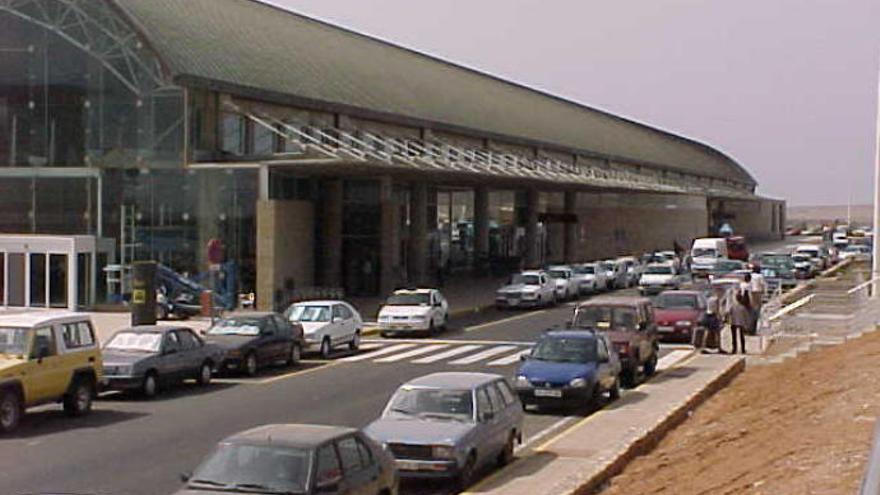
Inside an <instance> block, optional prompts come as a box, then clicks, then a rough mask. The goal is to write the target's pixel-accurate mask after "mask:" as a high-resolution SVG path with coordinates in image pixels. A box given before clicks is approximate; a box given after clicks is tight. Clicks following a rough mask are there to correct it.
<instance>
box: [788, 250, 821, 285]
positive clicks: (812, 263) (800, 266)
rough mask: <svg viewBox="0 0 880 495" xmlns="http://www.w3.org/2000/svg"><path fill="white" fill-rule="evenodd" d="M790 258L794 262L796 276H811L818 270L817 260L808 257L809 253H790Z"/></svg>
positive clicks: (801, 277) (805, 277)
mask: <svg viewBox="0 0 880 495" xmlns="http://www.w3.org/2000/svg"><path fill="white" fill-rule="evenodd" d="M791 260H792V261H793V262H794V272H795V276H796V277H797V278H800V279H807V278H813V277H815V276H816V275H817V274H818V273H819V272H820V269H819V267H820V264H819V260H818V259H817V258H812V257H810V255H809V254H806V253H795V254H792V255H791Z"/></svg>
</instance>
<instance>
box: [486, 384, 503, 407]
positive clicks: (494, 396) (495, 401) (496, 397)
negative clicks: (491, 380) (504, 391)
mask: <svg viewBox="0 0 880 495" xmlns="http://www.w3.org/2000/svg"><path fill="white" fill-rule="evenodd" d="M486 391H487V392H488V393H489V402H491V403H492V409H493V410H494V411H495V412H500V411H503V410H504V406H505V403H504V399H503V398H502V397H501V392H499V391H498V388H497V387H495V386H494V385H489V386H487V387H486Z"/></svg>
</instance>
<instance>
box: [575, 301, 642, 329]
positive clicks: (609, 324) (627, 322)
mask: <svg viewBox="0 0 880 495" xmlns="http://www.w3.org/2000/svg"><path fill="white" fill-rule="evenodd" d="M574 323H575V326H576V327H580V328H596V329H599V330H608V329H613V330H634V329H635V328H636V312H635V310H634V309H633V308H624V307H616V306H591V307H587V308H582V309H579V310H578V312H577V316H576V319H575V322H574Z"/></svg>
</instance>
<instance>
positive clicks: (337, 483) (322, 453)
mask: <svg viewBox="0 0 880 495" xmlns="http://www.w3.org/2000/svg"><path fill="white" fill-rule="evenodd" d="M312 485H313V486H312V491H311V493H322V494H327V495H351V493H352V492H351V491H350V490H349V487H348V484H347V482H346V480H345V476H344V475H343V472H342V463H341V461H340V460H339V455H338V454H337V453H336V447H335V446H334V445H333V443H332V442H331V443H326V444H324V445H322V446H320V447H318V450H317V452H316V453H315V476H314V481H313V482H312Z"/></svg>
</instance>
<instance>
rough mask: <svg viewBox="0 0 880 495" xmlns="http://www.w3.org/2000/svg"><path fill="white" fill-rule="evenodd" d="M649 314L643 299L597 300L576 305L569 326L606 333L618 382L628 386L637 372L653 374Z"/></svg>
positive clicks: (655, 347)
mask: <svg viewBox="0 0 880 495" xmlns="http://www.w3.org/2000/svg"><path fill="white" fill-rule="evenodd" d="M664 266H666V265H664ZM653 312H654V310H653V308H652V307H651V301H650V299H647V298H644V297H599V298H596V299H592V300H590V301H587V302H584V303H581V304H580V305H578V307H577V309H575V312H574V316H573V318H572V321H571V327H572V328H574V329H588V330H595V331H598V332H604V333H606V334H607V335H608V337H609V338H610V339H611V343H612V345H613V347H614V350H615V351H616V352H617V354H618V356H619V357H620V364H621V367H622V371H621V381H622V383H623V385H624V386H627V387H631V386H633V385H634V384H635V383H636V382H637V381H638V377H639V375H640V372H641V374H644V376H652V375H653V374H654V373H655V372H656V371H657V358H658V352H659V349H660V341H659V338H658V335H657V326H656V324H655V323H654V315H653Z"/></svg>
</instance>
